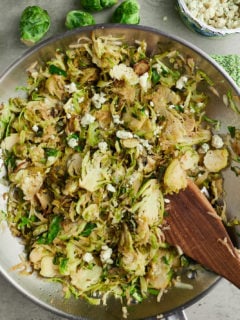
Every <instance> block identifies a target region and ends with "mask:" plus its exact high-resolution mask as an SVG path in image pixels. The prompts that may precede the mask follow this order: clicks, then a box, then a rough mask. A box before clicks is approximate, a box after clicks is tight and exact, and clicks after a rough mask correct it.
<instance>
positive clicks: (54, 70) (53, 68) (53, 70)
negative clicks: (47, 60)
mask: <svg viewBox="0 0 240 320" xmlns="http://www.w3.org/2000/svg"><path fill="white" fill-rule="evenodd" d="M49 72H50V73H51V74H57V75H59V76H64V77H66V76H67V72H66V71H65V70H63V69H61V68H59V67H57V66H55V65H54V64H50V66H49Z"/></svg>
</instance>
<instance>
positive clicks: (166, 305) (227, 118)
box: [0, 24, 240, 320]
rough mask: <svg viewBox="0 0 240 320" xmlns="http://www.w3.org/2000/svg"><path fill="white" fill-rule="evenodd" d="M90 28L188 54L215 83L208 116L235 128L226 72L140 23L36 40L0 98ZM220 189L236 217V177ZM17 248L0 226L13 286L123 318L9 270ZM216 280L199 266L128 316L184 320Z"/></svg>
mask: <svg viewBox="0 0 240 320" xmlns="http://www.w3.org/2000/svg"><path fill="white" fill-rule="evenodd" d="M93 30H95V32H97V34H99V35H106V34H112V35H125V37H126V40H127V41H129V42H130V43H132V42H134V40H136V39H137V40H146V41H147V44H148V50H149V53H150V54H151V53H154V52H156V51H157V47H158V45H159V43H160V44H161V47H162V48H165V49H167V48H172V49H177V50H179V51H180V52H182V53H183V54H186V55H189V56H192V57H193V58H194V59H195V60H196V61H197V64H198V66H199V68H201V69H202V70H203V71H205V72H206V73H207V74H208V75H209V76H210V77H211V78H212V79H213V80H214V82H215V86H214V88H215V90H214V91H213V90H211V89H209V88H208V87H207V86H206V88H204V90H206V92H207V93H208V95H209V107H208V115H209V116H211V117H213V118H217V119H219V120H220V121H221V123H222V129H221V130H222V131H223V132H226V130H227V129H226V128H227V126H236V127H240V116H238V114H237V113H234V112H233V111H232V110H231V108H229V107H227V106H226V105H225V104H224V95H225V94H226V92H228V91H229V90H230V91H232V94H233V96H234V97H236V104H237V105H238V107H239V108H240V103H239V100H238V97H239V96H240V90H239V89H238V88H237V86H236V85H235V84H234V82H233V80H231V78H230V77H229V76H228V75H227V74H226V72H224V71H223V70H222V69H221V68H220V67H218V66H217V64H216V63H215V62H214V61H212V60H211V59H210V58H209V57H208V56H207V55H206V54H205V53H203V52H202V51H200V50H199V49H197V48H196V47H194V46H193V45H191V44H189V43H187V42H185V41H183V40H181V39H178V38H176V37H172V36H170V35H167V34H165V33H162V32H160V31H158V30H155V29H152V28H149V27H142V26H125V25H113V24H111V25H98V26H93V27H86V28H82V29H78V30H74V31H70V32H67V33H64V34H61V35H57V36H56V37H53V38H51V39H49V40H47V41H44V42H42V43H40V44H39V45H37V46H36V47H34V48H33V49H30V50H29V51H28V52H27V53H26V54H25V55H24V56H22V57H21V58H19V59H18V60H17V61H16V62H15V63H14V64H13V65H11V66H10V67H9V68H8V69H7V70H6V71H5V73H4V74H3V75H2V77H1V78H0V101H4V100H7V99H8V98H9V97H11V96H14V95H15V94H16V92H15V88H16V87H17V86H22V85H24V84H25V81H26V74H25V70H26V69H27V68H28V67H29V65H31V64H32V63H33V62H34V61H36V60H39V61H40V62H44V61H45V60H48V59H49V58H50V57H51V56H52V55H53V54H54V52H55V49H56V48H67V46H68V45H69V44H70V43H72V42H75V41H76V40H77V39H78V38H79V37H80V36H88V35H90V33H91V32H92V31H93ZM225 190H226V201H227V204H228V215H229V217H235V216H238V218H240V212H239V210H238V207H239V203H240V200H239V199H240V198H239V194H238V193H239V191H238V190H240V179H239V178H237V177H236V176H235V175H234V173H233V172H231V170H226V172H225ZM2 192H5V188H4V187H2ZM1 200H2V198H1ZM0 204H1V206H2V207H1V208H0V209H4V203H0ZM22 250H23V247H22V246H21V244H20V242H19V240H17V239H16V238H14V237H12V235H11V234H10V232H9V230H8V229H7V227H6V226H5V227H4V226H3V227H2V228H1V231H0V271H1V272H2V273H3V275H4V276H5V277H6V278H7V279H8V280H9V281H10V282H11V283H12V284H13V285H14V286H15V287H16V288H17V289H18V290H20V291H21V292H22V293H23V294H25V295H26V296H27V297H29V298H30V299H31V300H33V301H35V302H37V303H38V304H40V305H41V306H42V307H44V308H47V309H49V310H51V311H53V312H56V313H58V314H59V315H62V316H66V317H68V318H72V319H89V320H90V319H91V320H105V319H108V320H117V319H122V312H121V305H120V303H119V302H118V301H116V300H114V299H112V300H111V301H109V304H108V306H107V307H104V306H92V305H89V304H88V303H86V302H85V301H83V300H75V299H74V298H73V299H70V300H64V298H63V295H62V289H61V286H60V285H58V284H55V283H51V282H48V281H44V280H43V279H41V278H39V277H37V276H36V275H35V274H33V275H31V276H24V275H20V274H19V272H18V271H11V270H10V269H11V267H12V266H14V265H16V264H17V263H19V262H20V258H19V255H20V254H21V252H22ZM218 280H219V277H217V276H216V275H214V274H212V273H211V272H207V271H205V270H200V271H199V272H198V276H197V278H196V279H194V280H191V279H188V278H187V276H186V279H185V282H188V283H190V284H192V285H193V289H192V290H189V289H179V288H173V289H171V290H169V291H168V292H167V293H166V294H165V295H164V296H163V298H162V300H161V302H160V303H158V302H156V299H155V298H154V297H153V298H151V299H148V300H146V301H144V302H143V303H141V304H138V305H133V306H131V307H130V308H129V317H128V319H130V320H133V319H147V318H151V317H156V315H160V314H164V315H165V316H168V317H169V319H177V318H179V319H184V314H183V313H182V314H181V311H180V310H182V309H184V308H185V307H186V306H188V305H190V304H192V303H193V302H195V301H196V300H197V299H198V298H200V297H201V296H202V295H203V294H206V293H207V291H208V290H209V289H210V288H211V287H212V286H213V285H214V284H215V283H216V282H217V281H218ZM174 314H175V315H174Z"/></svg>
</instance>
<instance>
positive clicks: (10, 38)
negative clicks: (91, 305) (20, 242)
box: [0, 0, 240, 320]
mask: <svg viewBox="0 0 240 320" xmlns="http://www.w3.org/2000/svg"><path fill="white" fill-rule="evenodd" d="M119 2H121V1H119ZM139 3H140V4H141V17H142V18H141V24H142V25H148V26H151V27H155V28H158V29H160V30H163V31H165V32H168V33H170V34H173V35H176V36H178V37H180V38H183V39H185V40H188V41H189V42H192V43H193V44H195V45H196V46H198V47H199V48H201V49H202V50H203V51H205V52H206V53H208V54H240V34H238V35H231V36H227V37H225V38H221V39H209V38H205V37H203V36H201V35H198V34H195V33H193V32H192V31H190V30H188V29H187V28H186V26H185V25H184V24H183V23H182V21H181V20H180V18H179V16H178V13H177V11H176V9H175V1H174V0H143V1H139ZM0 4H1V10H0V74H1V73H2V72H3V71H4V70H5V69H6V68H7V66H8V65H9V64H11V63H12V62H13V61H14V60H16V59H17V58H18V57H19V56H21V55H22V54H24V52H26V50H27V47H26V46H25V45H23V44H22V43H20V41H19V31H18V23H19V17H20V15H21V12H22V11H23V9H24V8H25V7H26V6H28V5H40V6H42V7H43V8H45V9H47V10H48V12H49V14H50V16H51V18H52V26H51V28H50V30H49V32H48V35H47V36H52V35H54V34H57V33H60V32H63V31H65V30H66V29H65V26H64V20H65V15H66V13H67V12H68V11H69V10H73V9H79V8H80V0H51V1H46V0H45V1H44V0H36V1H33V0H28V1H27V0H21V1H16V0H0ZM111 10H112V9H109V10H107V11H105V12H104V13H97V14H95V18H96V22H97V23H103V22H107V21H108V20H109V17H110V15H111V12H112V11H111ZM0 245H1V244H0ZM0 292H1V294H0V320H23V319H24V320H42V319H48V320H63V318H62V317H59V316H58V315H55V314H52V313H50V312H49V311H46V310H43V309H42V308H41V307H39V306H38V305H36V304H34V303H33V302H31V301H29V300H28V299H27V298H26V297H24V296H23V295H22V294H21V293H19V292H18V291H17V290H16V289H15V288H14V287H12V285H11V284H9V283H8V282H7V281H6V280H5V279H4V278H3V277H2V276H1V275H0ZM239 301H240V291H239V290H238V289H236V288H235V287H234V286H233V285H231V284H229V283H228V282H227V281H225V280H221V281H220V282H219V283H218V284H217V285H216V286H215V287H214V288H213V289H212V290H211V291H210V293H208V295H207V296H205V297H204V298H202V299H201V300H199V301H198V302H197V303H195V304H194V305H192V306H191V307H188V308H187V309H186V315H187V317H188V319H189V320H203V319H204V320H205V319H208V320H226V319H231V320H239V319H240V312H239V311H240V306H239Z"/></svg>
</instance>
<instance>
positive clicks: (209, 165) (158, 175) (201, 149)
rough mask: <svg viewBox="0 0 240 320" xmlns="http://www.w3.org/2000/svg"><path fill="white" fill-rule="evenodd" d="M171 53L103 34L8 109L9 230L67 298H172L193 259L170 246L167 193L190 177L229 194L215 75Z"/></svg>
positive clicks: (36, 74)
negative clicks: (209, 110) (216, 135)
mask: <svg viewBox="0 0 240 320" xmlns="http://www.w3.org/2000/svg"><path fill="white" fill-rule="evenodd" d="M160 49H161V48H159V53H158V54H155V55H153V56H148V54H147V45H146V43H145V42H144V41H142V42H139V41H136V43H135V44H134V45H128V44H127V43H126V42H125V41H124V39H123V38H116V37H112V36H103V37H96V35H95V34H94V33H93V35H92V37H91V38H81V39H79V41H78V42H77V43H74V44H72V45H71V46H70V47H69V48H68V49H67V50H65V51H61V50H59V49H58V50H57V51H56V55H55V56H54V57H53V58H52V59H51V60H50V61H48V62H47V63H46V64H45V65H44V66H42V65H40V64H38V63H35V64H34V65H32V66H30V67H29V68H28V71H27V72H28V84H27V87H26V92H27V96H26V97H25V98H20V97H13V98H10V99H9V101H8V102H7V103H5V104H2V106H1V115H2V120H1V126H0V128H1V137H2V144H1V147H2V150H3V158H4V161H5V165H6V168H7V179H8V181H9V185H10V191H9V195H8V196H9V198H8V212H7V220H8V223H9V226H10V228H11V230H12V232H13V233H14V234H15V235H16V236H18V237H21V238H22V239H23V240H24V243H25V245H26V250H27V258H28V259H29V261H30V263H31V266H32V268H33V270H35V271H37V272H39V274H40V275H41V276H43V277H47V278H52V279H55V280H56V279H58V280H59V281H60V282H61V283H62V284H63V287H64V291H65V293H66V296H69V295H70V294H74V295H75V296H77V297H84V298H86V299H87V300H88V301H89V302H91V303H95V304H98V303H100V301H101V297H103V296H104V297H106V294H113V295H115V296H116V297H119V298H121V299H122V301H123V302H124V301H125V302H127V303H131V302H132V301H137V302H140V301H142V299H144V298H146V297H147V296H148V295H149V294H151V293H153V292H155V293H157V295H159V296H160V295H161V293H162V292H163V290H165V289H167V288H169V287H171V286H173V285H174V283H176V281H177V280H176V279H178V277H179V275H180V274H181V268H182V261H183V260H182V254H181V253H180V252H179V250H177V248H174V247H171V246H169V245H168V244H167V243H166V241H165V237H164V229H163V225H164V215H165V209H166V208H165V203H166V201H165V200H164V198H165V195H166V194H167V193H173V192H178V191H179V190H180V189H181V188H184V187H185V186H186V181H187V179H189V178H190V179H193V180H194V181H195V182H196V183H197V184H198V185H199V187H200V188H202V187H204V188H206V189H208V190H212V191H209V195H210V196H209V197H210V200H211V197H212V199H214V201H215V200H216V198H218V199H219V198H221V196H222V195H221V193H222V180H221V170H222V169H223V168H225V167H226V166H227V163H228V151H227V148H226V146H225V144H223V145H221V148H220V149H217V148H216V147H214V146H212V145H211V139H212V136H213V133H212V127H211V123H210V122H206V121H204V114H205V109H206V106H207V102H208V97H207V96H206V94H205V93H204V92H202V91H201V90H200V89H199V88H200V85H201V83H202V82H205V81H206V76H205V75H204V73H203V72H202V71H201V72H200V71H199V70H198V67H197V65H195V63H194V61H193V59H192V58H190V57H188V58H185V57H184V56H183V54H182V53H180V52H178V51H176V50H173V51H171V50H169V51H167V52H161V50H160ZM206 145H207V148H206ZM213 204H214V203H213ZM221 209H222V208H221ZM221 209H219V205H218V210H221Z"/></svg>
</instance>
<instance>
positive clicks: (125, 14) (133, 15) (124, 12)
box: [112, 0, 140, 24]
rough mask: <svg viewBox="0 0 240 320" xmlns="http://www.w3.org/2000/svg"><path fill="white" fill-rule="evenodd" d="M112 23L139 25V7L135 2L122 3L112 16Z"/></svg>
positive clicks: (128, 0) (133, 0) (129, 0)
mask: <svg viewBox="0 0 240 320" xmlns="http://www.w3.org/2000/svg"><path fill="white" fill-rule="evenodd" d="M112 22H115V23H124V24H139V22H140V5H139V3H138V2H137V1H136V0H126V1H123V2H122V3H121V4H120V5H119V6H118V7H117V9H116V10H115V11H114V13H113V16H112Z"/></svg>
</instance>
